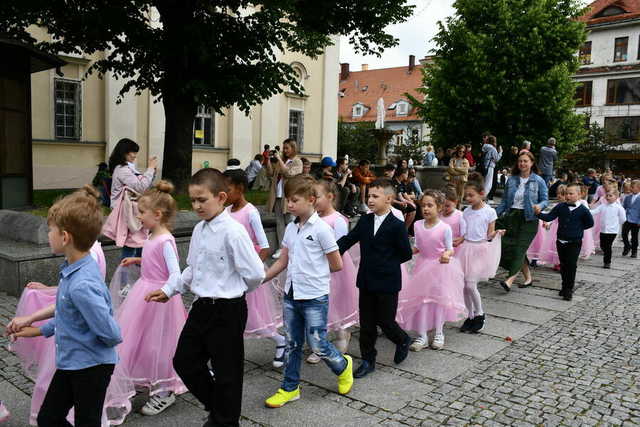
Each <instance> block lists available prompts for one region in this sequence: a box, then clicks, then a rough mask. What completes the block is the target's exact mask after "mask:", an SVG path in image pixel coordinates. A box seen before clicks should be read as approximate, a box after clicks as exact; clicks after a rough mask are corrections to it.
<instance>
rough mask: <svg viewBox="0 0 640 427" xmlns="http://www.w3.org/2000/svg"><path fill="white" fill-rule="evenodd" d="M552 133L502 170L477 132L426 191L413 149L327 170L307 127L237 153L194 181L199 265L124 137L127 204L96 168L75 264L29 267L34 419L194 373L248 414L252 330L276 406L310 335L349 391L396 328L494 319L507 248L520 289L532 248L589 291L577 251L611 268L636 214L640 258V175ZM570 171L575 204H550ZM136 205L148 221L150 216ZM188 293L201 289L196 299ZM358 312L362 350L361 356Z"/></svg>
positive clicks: (630, 247)
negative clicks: (566, 161) (315, 162)
mask: <svg viewBox="0 0 640 427" xmlns="http://www.w3.org/2000/svg"><path fill="white" fill-rule="evenodd" d="M554 145H555V140H553V139H550V140H549V142H548V144H547V147H548V149H546V150H545V152H548V153H547V154H546V155H547V156H548V157H546V160H545V156H542V157H543V158H542V159H539V160H538V161H537V162H536V158H535V156H534V155H533V154H532V153H531V151H530V145H526V144H525V145H523V147H522V149H521V150H519V151H518V153H517V158H516V163H515V164H514V165H513V167H512V168H511V170H509V171H507V170H505V169H503V170H501V171H500V172H496V170H497V165H498V162H499V161H500V158H501V153H502V149H501V148H500V147H498V146H497V144H496V138H495V137H494V136H492V135H490V134H487V135H484V141H483V148H482V153H483V154H482V155H481V156H480V157H479V159H478V160H477V161H476V160H475V159H474V158H473V156H472V155H471V153H470V150H469V149H468V148H467V147H464V146H459V147H456V149H455V150H454V151H452V153H451V154H452V156H451V158H450V160H449V163H448V164H447V166H448V168H447V172H446V173H447V174H448V176H449V177H450V178H451V180H450V182H449V185H448V186H447V187H446V189H445V190H444V191H440V190H434V189H429V188H425V189H424V190H423V189H422V188H421V185H420V182H419V180H418V179H417V177H416V175H417V174H416V170H415V168H412V167H411V166H412V162H411V161H409V160H400V161H399V162H398V163H397V164H395V165H386V166H385V167H384V170H383V176H381V177H377V176H376V175H375V174H374V172H373V171H372V169H371V164H370V163H369V161H367V160H361V161H360V162H358V165H357V166H356V167H355V168H354V169H353V171H352V170H351V168H350V166H349V159H348V158H340V159H338V160H337V161H334V160H333V159H332V158H330V157H324V158H323V159H322V160H321V162H320V168H319V169H318V170H317V172H316V173H315V174H312V172H311V168H310V166H311V165H310V163H309V162H308V161H306V159H304V158H300V157H299V156H298V155H297V146H296V143H295V141H293V140H291V139H288V140H285V141H284V142H283V144H282V152H280V151H281V150H280V148H279V147H276V149H274V150H270V147H268V146H265V151H264V153H262V154H260V155H257V156H256V157H255V159H254V160H253V161H252V162H251V163H250V165H249V166H248V167H247V168H246V171H245V170H243V169H242V168H241V167H240V162H238V161H237V160H234V159H232V160H230V161H229V165H228V167H227V170H225V171H224V172H221V171H218V170H216V169H212V168H204V169H201V170H199V171H198V172H196V173H195V174H194V175H193V177H192V179H191V182H190V184H189V188H188V190H189V196H190V199H191V203H192V207H193V210H194V211H195V213H196V214H197V215H198V216H199V217H200V219H201V221H200V222H199V223H198V224H197V225H196V226H195V228H194V230H193V233H192V237H191V241H190V246H189V252H188V256H187V258H186V265H187V267H186V268H185V269H184V270H181V269H180V263H179V254H178V251H177V247H176V242H175V238H174V237H173V235H172V234H171V227H172V223H173V219H174V217H175V215H176V211H177V207H176V202H175V200H174V198H173V197H172V195H171V194H172V191H173V186H172V185H171V183H169V182H166V181H159V182H157V183H155V185H154V184H152V183H153V181H154V177H155V166H156V163H153V162H150V164H149V168H148V169H147V170H146V171H144V172H140V171H138V170H137V169H136V167H135V159H136V153H137V152H138V147H137V145H136V144H135V143H133V141H130V140H123V141H121V143H119V144H118V145H117V146H116V149H115V150H114V153H113V155H112V161H111V166H112V170H113V174H112V179H113V186H112V189H111V197H110V202H111V206H112V208H113V211H112V213H111V215H110V218H109V220H107V222H106V224H105V225H104V226H103V219H102V213H101V207H100V201H99V194H98V193H97V192H96V190H95V189H94V188H93V187H90V186H86V187H85V188H83V189H81V190H78V191H77V192H75V193H73V194H71V195H68V196H66V197H64V198H63V199H61V200H59V201H58V202H56V203H55V204H54V205H53V206H52V207H51V208H50V210H49V214H48V218H47V221H48V225H49V243H50V247H51V250H52V251H53V252H54V253H55V254H60V255H63V256H64V257H65V262H64V264H63V265H62V267H61V270H60V281H59V283H58V284H57V286H46V285H45V284H42V283H29V284H28V285H27V287H26V289H25V291H24V293H23V295H22V297H21V299H20V302H19V304H18V308H17V313H16V317H15V318H14V319H12V321H11V322H10V323H9V324H8V325H7V333H8V334H9V335H10V338H11V341H12V344H11V348H12V350H13V351H15V352H16V354H17V355H18V356H19V357H20V358H21V360H22V362H23V365H24V368H25V372H26V373H27V374H28V375H29V376H30V377H31V378H33V379H34V382H35V386H34V393H33V396H32V402H31V411H30V423H32V424H37V425H41V426H60V425H71V424H69V422H70V420H72V422H74V423H75V425H86V426H100V425H115V424H120V423H122V422H123V421H124V419H125V417H126V416H127V414H128V413H129V412H130V411H131V410H132V409H131V399H132V398H133V397H134V396H135V395H136V394H137V393H139V392H140V390H141V389H144V390H146V392H147V393H148V395H149V397H148V400H147V402H146V404H145V405H144V406H143V407H142V409H141V412H142V413H143V414H144V415H148V416H153V415H158V414H160V413H161V412H162V411H164V410H165V409H167V408H168V407H170V406H171V405H172V404H173V403H174V402H175V398H176V395H179V394H181V393H184V392H186V391H187V390H188V391H190V392H191V393H192V394H193V395H194V396H195V397H196V398H197V399H198V400H199V401H200V402H201V403H202V405H203V406H204V408H205V411H207V413H208V419H207V421H206V423H205V424H204V425H205V426H218V425H239V419H240V414H241V401H242V388H243V372H244V339H245V338H250V339H268V340H270V341H271V342H273V345H274V356H273V362H272V363H273V366H274V367H276V368H282V369H283V379H282V383H281V385H280V387H279V389H278V390H277V391H275V393H274V394H273V395H272V396H269V397H267V398H266V399H265V401H264V404H265V405H266V406H267V407H270V408H279V407H281V406H283V405H285V404H287V403H289V402H292V401H295V400H298V399H300V397H301V390H300V380H301V378H300V367H301V363H302V360H303V353H304V349H305V347H304V345H305V342H306V343H307V345H308V347H309V354H308V356H307V357H306V361H307V362H308V363H312V364H314V363H319V362H321V361H323V362H324V363H325V364H326V365H327V367H328V368H329V369H330V370H331V372H332V373H333V374H335V376H336V388H337V391H338V393H339V394H348V393H349V392H350V390H351V388H352V387H353V384H354V378H356V379H358V378H363V377H365V376H367V375H371V374H373V373H374V372H375V369H376V358H377V350H376V341H377V339H378V327H379V328H381V329H382V331H383V332H384V336H385V337H386V339H389V340H390V341H392V342H393V343H394V345H395V350H394V362H395V363H396V364H400V363H402V362H403V361H404V360H405V359H406V358H407V357H408V355H409V352H410V351H420V350H422V349H424V348H426V347H430V348H433V349H435V350H438V349H442V348H443V347H444V346H445V336H444V325H445V324H446V323H447V322H457V321H462V325H461V327H460V332H463V333H478V332H480V331H481V330H482V329H483V328H484V327H485V325H486V322H487V319H486V317H485V312H484V310H483V305H482V298H481V295H480V292H479V291H478V283H479V282H481V281H486V280H488V279H490V278H493V277H495V276H496V274H497V271H498V267H499V266H501V267H502V268H503V269H504V270H506V271H507V275H506V278H505V279H504V280H502V281H500V286H501V287H502V288H503V289H504V291H505V292H510V291H511V290H512V287H513V286H514V284H515V281H516V279H517V276H518V275H519V274H522V275H523V280H522V281H521V282H520V283H519V285H518V286H519V287H529V286H532V282H533V277H532V269H531V265H532V264H534V265H537V264H536V263H540V264H550V265H552V266H555V267H556V268H558V269H559V270H560V272H561V275H562V289H561V290H560V296H562V297H563V299H564V300H571V299H572V296H573V293H574V282H575V276H576V268H577V261H578V259H579V257H580V256H583V257H587V256H589V255H591V254H592V253H593V250H594V248H595V245H596V244H599V245H600V247H601V248H602V250H603V253H604V265H603V267H604V268H610V265H611V262H612V243H613V241H614V239H615V237H616V236H617V235H618V234H619V233H620V231H622V234H623V239H624V245H625V246H624V252H623V253H622V255H623V256H626V255H628V254H631V256H632V257H637V250H638V229H639V227H640V226H639V224H640V197H639V196H640V180H634V181H626V180H623V181H622V183H621V182H620V181H619V179H616V178H615V177H614V176H613V174H611V173H610V171H606V172H605V173H603V174H602V176H601V177H599V178H598V177H597V176H596V173H595V171H594V172H591V171H590V172H589V173H588V174H587V175H586V176H585V177H584V178H583V179H582V180H581V181H582V182H577V181H579V179H578V178H576V175H574V174H572V173H571V174H570V173H567V174H566V176H565V175H564V174H561V176H560V178H559V179H554V178H553V175H554V169H553V167H554V162H555V161H557V152H555V149H554V148H553V147H554ZM485 147H486V148H485ZM429 153H433V150H432V149H431V150H428V151H427V157H425V162H428V157H431V156H429ZM434 158H435V157H434ZM431 161H433V158H432V159H431ZM547 161H550V165H551V166H550V168H551V169H549V163H548V162H547ZM478 163H481V166H480V167H478ZM430 164H431V163H430ZM472 167H476V168H477V169H476V170H475V171H474V170H472V169H471V168H472ZM480 172H481V173H480ZM494 172H495V173H494ZM313 175H315V176H313ZM570 176H571V179H570ZM496 182H503V187H504V190H503V195H502V198H501V201H500V203H499V204H498V205H497V206H496V207H495V208H494V207H492V206H491V205H490V204H489V203H488V201H487V199H488V198H489V197H490V195H491V194H492V193H491V192H492V191H494V190H495V183H496ZM256 186H262V187H264V188H268V189H269V192H270V193H269V199H268V204H267V211H272V212H275V214H276V229H277V242H278V245H279V247H278V249H277V253H276V254H275V255H276V256H275V258H276V261H275V262H274V263H273V264H271V265H270V266H268V265H266V264H265V261H266V259H267V257H268V256H269V255H270V254H271V253H272V252H273V250H274V249H275V248H270V245H269V242H268V240H267V238H266V234H265V231H264V229H263V226H262V221H261V217H260V212H259V211H258V209H257V208H256V207H255V206H253V205H252V204H251V203H249V202H248V201H247V200H246V198H245V192H246V191H248V190H249V189H250V188H256ZM554 187H555V190H554V191H555V194H556V195H557V203H555V205H554V206H553V208H552V209H551V210H550V211H548V212H547V213H545V212H544V211H545V210H546V209H547V207H548V205H549V204H550V197H549V193H550V189H553V188H554ZM592 187H593V191H591V189H592ZM134 196H135V197H134ZM463 207H465V208H464V209H462V208H463ZM114 212H117V213H115V214H114ZM125 212H128V214H126V213H125ZM132 212H135V214H132ZM355 214H360V218H359V219H358V220H357V222H356V224H355V226H354V227H353V228H350V220H349V216H353V215H355ZM123 215H124V216H127V215H129V217H127V218H125V219H124V220H123V219H122V218H121V217H122V216H123ZM111 216H113V217H114V218H115V219H114V218H111ZM133 219H136V220H137V221H138V222H139V224H138V225H139V227H138V228H136V227H134V228H133V231H132V229H131V228H130V227H129V226H128V225H127V224H128V223H130V222H131V221H132V220H133ZM122 221H124V224H125V225H124V226H122V225H121V222H122ZM123 227H124V228H123ZM127 230H128V231H127ZM107 232H108V233H110V234H112V235H114V236H115V238H114V240H116V239H119V240H116V242H117V243H118V245H119V246H121V247H123V251H122V259H121V262H120V265H119V267H118V270H117V271H116V273H115V274H114V276H113V278H112V280H111V286H110V287H107V286H106V284H105V279H106V261H105V257H104V254H103V253H102V249H101V245H100V243H99V242H98V237H99V236H100V234H105V235H106V234H107ZM134 235H135V238H134ZM410 235H411V236H413V238H410ZM627 235H631V239H629V238H628V237H627ZM138 265H139V266H140V278H139V279H138V280H137V281H135V284H133V286H131V283H130V282H131V281H132V280H133V279H131V272H132V270H133V269H134V267H135V266H138ZM187 291H190V292H191V293H193V294H194V295H195V296H196V299H195V301H194V302H193V304H192V306H191V308H190V310H189V311H188V312H187V311H186V310H185V307H184V303H183V301H182V299H181V295H183V294H185V293H186V292H187ZM356 324H357V325H359V327H360V337H359V347H360V357H361V362H360V364H359V366H358V367H357V368H356V367H354V366H353V363H354V361H353V360H352V358H351V356H349V355H348V354H347V352H348V348H349V342H350V339H351V334H350V328H351V327H353V326H354V325H356ZM283 331H284V333H282V332H283ZM408 331H409V332H411V333H412V335H414V338H413V339H412V338H411V337H410V335H409V334H408V333H407V332H408ZM330 332H333V334H334V335H335V339H334V340H333V341H331V340H330V334H329V333H330ZM51 336H55V337H54V338H53V339H46V338H44V337H51ZM72 409H73V411H71V410H72Z"/></svg>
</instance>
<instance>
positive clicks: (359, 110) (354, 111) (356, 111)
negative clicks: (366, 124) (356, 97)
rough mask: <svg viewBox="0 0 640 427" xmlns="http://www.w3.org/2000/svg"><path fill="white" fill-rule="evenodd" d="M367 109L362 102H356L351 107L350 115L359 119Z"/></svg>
mask: <svg viewBox="0 0 640 427" xmlns="http://www.w3.org/2000/svg"><path fill="white" fill-rule="evenodd" d="M367 110H368V108H367V106H366V105H364V104H363V103H362V102H356V103H355V104H353V107H352V108H351V117H353V118H354V119H359V118H360V117H363V116H364V115H365V114H367Z"/></svg>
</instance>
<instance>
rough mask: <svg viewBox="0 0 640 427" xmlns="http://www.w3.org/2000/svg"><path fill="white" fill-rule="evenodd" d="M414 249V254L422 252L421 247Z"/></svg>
mask: <svg viewBox="0 0 640 427" xmlns="http://www.w3.org/2000/svg"><path fill="white" fill-rule="evenodd" d="M412 250H413V254H414V255H415V254H417V253H420V249H418V248H413V249H412Z"/></svg>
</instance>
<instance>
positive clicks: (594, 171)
mask: <svg viewBox="0 0 640 427" xmlns="http://www.w3.org/2000/svg"><path fill="white" fill-rule="evenodd" d="M587 173H588V174H589V175H591V174H592V173H596V170H595V169H592V168H589V169H587Z"/></svg>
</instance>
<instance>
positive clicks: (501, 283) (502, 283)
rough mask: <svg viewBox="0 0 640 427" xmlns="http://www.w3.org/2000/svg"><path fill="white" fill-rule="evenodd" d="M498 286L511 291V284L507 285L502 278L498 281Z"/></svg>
mask: <svg viewBox="0 0 640 427" xmlns="http://www.w3.org/2000/svg"><path fill="white" fill-rule="evenodd" d="M500 286H502V289H504V290H505V291H506V292H510V291H511V286H509V285H507V282H505V281H504V280H502V281H501V282H500Z"/></svg>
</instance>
